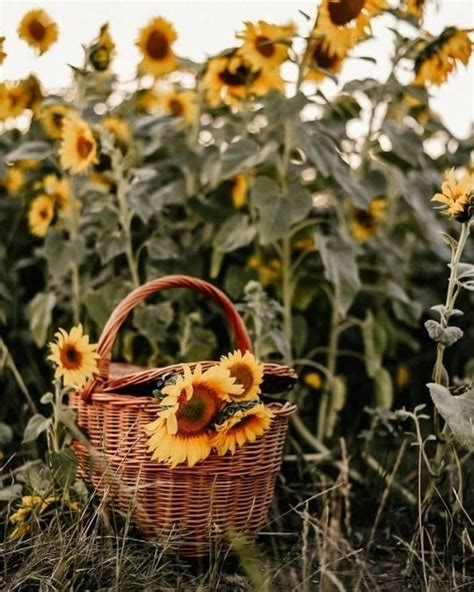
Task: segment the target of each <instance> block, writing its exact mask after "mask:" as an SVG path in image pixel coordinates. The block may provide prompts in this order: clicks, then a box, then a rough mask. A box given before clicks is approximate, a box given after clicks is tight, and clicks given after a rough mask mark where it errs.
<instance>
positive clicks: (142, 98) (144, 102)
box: [135, 88, 160, 113]
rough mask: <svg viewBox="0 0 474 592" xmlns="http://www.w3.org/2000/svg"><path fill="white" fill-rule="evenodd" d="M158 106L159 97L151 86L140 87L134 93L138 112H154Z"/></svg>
mask: <svg viewBox="0 0 474 592" xmlns="http://www.w3.org/2000/svg"><path fill="white" fill-rule="evenodd" d="M159 108H160V98H159V96H158V94H157V93H156V92H155V90H154V89H153V88H146V89H141V90H139V91H138V92H137V93H136V94H135V109H136V111H137V112H138V113H155V112H156V111H158V109H159Z"/></svg>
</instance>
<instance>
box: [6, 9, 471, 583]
mask: <svg viewBox="0 0 474 592" xmlns="http://www.w3.org/2000/svg"><path fill="white" fill-rule="evenodd" d="M425 3H429V0H393V1H392V0H322V1H321V2H319V3H317V4H318V5H317V6H316V4H315V7H314V14H305V13H303V14H302V15H301V14H300V17H301V16H302V17H303V18H302V19H301V18H300V20H301V22H302V23H303V24H302V25H300V26H296V25H295V24H294V22H292V21H291V20H288V21H287V22H283V23H273V22H270V20H271V18H270V17H269V21H268V22H267V21H263V20H260V21H256V22H250V21H248V22H245V23H243V24H241V25H239V24H237V25H236V35H235V44H234V46H233V47H229V48H222V51H221V52H220V53H218V54H217V55H212V56H210V57H209V58H208V59H207V60H206V61H205V62H203V63H198V62H196V61H194V60H191V59H189V58H187V57H185V56H181V55H178V54H177V53H176V50H175V42H176V40H177V39H178V35H179V31H178V30H177V29H176V28H175V26H174V25H173V23H172V22H170V21H169V20H167V19H166V18H163V17H161V16H159V7H158V9H157V16H156V17H154V18H152V19H151V20H149V21H148V22H144V23H143V27H142V28H141V29H140V30H139V31H137V33H136V47H137V48H138V51H139V55H140V59H139V62H138V63H137V65H136V75H135V77H134V79H133V80H132V81H127V82H126V83H123V82H121V81H120V80H119V78H118V76H117V72H116V71H115V70H114V60H115V59H116V57H117V49H116V45H115V41H114V35H113V27H112V25H109V24H108V23H104V24H102V25H101V23H98V26H97V35H96V37H95V38H94V39H92V40H90V39H89V40H87V39H85V40H83V42H84V45H83V61H82V62H81V63H76V64H72V65H71V66H70V68H71V85H70V87H68V88H65V89H63V90H62V91H61V92H57V93H56V92H54V93H53V92H51V91H50V90H48V88H46V87H45V85H44V84H42V81H41V80H40V79H39V78H38V77H37V76H36V75H35V74H31V75H30V76H28V77H27V78H24V79H21V80H3V78H2V79H1V81H0V130H1V135H0V156H1V158H0V328H1V334H0V385H1V402H2V404H1V406H0V459H1V460H0V465H1V466H2V474H1V476H0V512H1V514H0V525H1V530H0V532H1V536H0V588H1V589H2V590H3V589H5V590H24V591H29V590H77V591H82V590H129V591H130V590H150V591H151V590H201V591H203V590H219V591H226V590H229V591H240V590H256V591H260V590H261V591H269V592H270V591H272V590H276V589H281V590H283V591H290V590H295V591H296V590H301V591H305V592H306V591H308V592H309V591H311V590H321V591H329V590H347V591H352V590H403V589H406V588H408V589H412V590H433V591H434V590H457V589H459V590H461V589H463V590H468V589H474V559H473V556H474V498H473V495H472V490H473V486H474V462H473V459H472V453H473V451H474V428H473V422H474V389H473V379H474V353H473V352H474V243H473V241H472V236H471V232H470V231H471V230H472V226H473V223H472V219H473V214H474V184H473V183H474V164H473V163H474V161H473V160H472V150H473V148H474V143H473V140H472V137H471V138H468V139H465V138H464V139H462V138H457V137H455V136H454V135H453V133H452V132H451V131H450V130H449V129H448V128H447V127H446V125H445V123H444V122H443V120H442V118H441V117H440V116H439V115H438V114H437V113H436V112H435V111H434V110H433V109H432V108H431V106H430V102H431V100H432V96H431V95H432V90H433V89H434V88H436V87H439V86H441V85H445V84H449V82H450V77H451V76H452V75H453V73H455V72H456V71H457V70H459V69H464V68H466V67H468V66H469V60H470V57H471V53H472V47H473V35H472V30H470V29H468V28H466V29H460V28H456V27H454V26H451V25H450V24H449V23H446V26H445V28H444V30H443V31H442V32H441V33H440V34H439V35H433V34H431V33H430V32H429V31H428V30H427V29H426V28H425V26H424V19H423V17H424V10H425ZM178 9H180V10H184V8H182V7H181V8H178V5H177V10H178ZM297 12H298V6H297V3H295V14H296V13H297ZM387 13H389V14H390V15H391V17H392V19H393V20H392V21H391V22H393V23H395V24H394V25H393V26H392V27H390V28H387V29H386V31H385V33H384V34H385V35H386V36H387V39H390V50H389V55H388V56H385V58H389V59H390V60H391V66H390V69H389V72H388V75H386V76H385V75H384V76H380V77H378V78H377V79H376V78H371V77H367V78H363V79H354V80H351V81H349V82H346V83H345V84H338V75H339V73H340V71H341V69H342V67H343V66H345V65H347V64H348V63H351V62H355V61H359V62H360V61H361V60H362V61H366V62H368V63H371V64H377V60H378V59H379V57H380V56H377V55H367V50H366V49H365V47H364V42H365V41H367V40H368V39H370V38H371V35H372V27H373V24H374V22H376V21H377V19H379V18H380V17H381V16H382V15H386V14H387ZM90 18H94V17H93V15H91V17H90ZM402 31H403V33H402ZM2 35H4V36H2V37H0V68H1V64H2V63H5V64H6V63H7V61H8V60H9V57H10V56H9V39H10V38H12V37H19V38H20V40H21V41H22V42H23V43H25V44H27V45H28V46H29V49H30V51H31V69H32V70H34V68H35V63H36V62H37V61H38V60H41V59H42V56H43V54H45V53H50V52H51V53H52V52H54V51H55V44H56V42H57V40H58V38H59V36H60V35H61V23H59V22H55V20H54V19H53V18H52V17H51V16H50V14H49V13H48V10H47V9H43V8H40V7H38V8H35V9H33V10H30V11H26V12H25V13H24V16H23V18H22V19H21V21H20V22H18V23H17V24H16V29H15V28H9V29H8V30H6V29H5V28H4V29H2ZM203 49H205V48H203ZM287 73H290V74H289V75H288V74H287ZM328 79H329V80H332V81H333V83H334V86H335V87H337V92H335V93H334V94H333V96H331V97H328V96H326V95H325V94H324V93H323V91H322V90H321V84H322V83H323V82H325V81H327V80H328ZM466 92H467V93H469V89H466ZM471 94H472V89H471ZM453 108H456V106H453ZM470 115H471V116H472V113H471V114H469V113H466V114H465V116H466V118H468V117H469V116H470ZM173 274H184V275H188V276H193V277H195V278H200V279H203V280H206V281H208V282H210V283H212V284H214V285H215V286H217V287H218V288H220V289H221V290H222V291H223V292H225V294H227V295H228V296H229V298H230V299H231V300H232V301H233V302H235V303H237V309H238V311H239V313H240V315H241V316H242V318H243V319H244V321H245V324H246V326H247V328H248V329H249V332H250V336H251V340H252V343H253V351H254V355H252V354H250V353H249V352H247V353H246V354H244V355H242V353H239V352H238V351H235V352H234V353H232V352H233V351H234V349H235V347H234V344H233V342H232V337H231V335H230V333H229V330H228V327H227V324H226V322H225V319H224V317H223V316H222V313H221V312H220V311H219V310H218V309H217V308H216V307H215V306H213V305H212V304H211V305H210V304H209V303H208V301H207V300H206V299H204V298H203V297H202V296H198V295H197V294H196V293H195V292H191V291H187V290H169V291H166V292H163V293H162V294H160V296H159V297H156V298H151V299H149V300H147V301H146V303H142V304H141V305H140V306H137V307H136V308H135V309H134V311H133V314H131V315H130V316H129V318H128V319H127V321H126V322H125V323H124V325H123V327H122V328H121V330H120V332H119V334H118V338H117V342H116V344H115V348H114V352H113V358H114V361H117V362H121V363H123V364H130V365H133V367H137V366H138V367H142V368H162V367H167V366H170V365H172V364H177V363H180V364H181V363H182V364H183V366H182V368H183V370H182V375H180V376H179V377H178V378H177V380H175V381H174V382H170V381H169V380H168V382H166V381H164V382H163V384H161V385H157V388H158V387H159V390H158V391H157V392H158V394H156V393H155V396H156V397H157V398H158V401H159V405H160V406H161V407H160V409H161V411H160V412H159V414H158V418H157V419H156V421H155V422H153V423H150V424H148V425H147V426H146V428H145V430H146V432H147V434H148V435H149V436H150V440H149V446H150V451H151V452H152V453H153V458H154V459H155V460H158V461H160V462H163V463H168V464H169V465H170V466H172V467H175V466H177V465H179V464H180V463H187V465H188V466H189V467H193V466H194V465H196V467H195V468H197V467H199V465H200V463H202V461H204V460H205V459H206V458H207V456H209V455H210V454H211V452H212V451H213V450H214V451H215V452H213V454H216V455H217V454H218V455H219V456H222V457H223V458H232V455H234V454H235V452H236V450H237V449H239V448H240V447H244V446H245V443H246V442H247V441H250V442H254V441H258V440H259V439H260V438H262V437H263V435H264V434H265V433H266V432H267V431H268V430H269V429H270V425H271V422H272V421H273V419H272V414H271V412H270V411H268V407H267V406H265V405H264V404H263V402H262V401H260V398H259V396H260V395H262V397H263V395H264V394H265V396H267V397H269V398H271V400H272V401H275V402H278V401H279V400H280V399H281V398H284V399H285V400H287V401H290V402H291V403H294V404H295V405H296V406H297V412H296V413H295V414H294V415H292V416H291V418H290V425H289V430H288V435H287V440H286V446H285V450H284V455H283V463H282V467H281V472H280V474H279V476H278V478H277V481H276V490H275V495H274V498H273V501H272V504H271V507H270V512H269V516H268V520H267V523H266V526H265V528H264V529H263V532H262V533H261V535H260V536H259V538H258V539H257V540H256V542H255V541H250V540H246V538H245V533H243V534H242V533H235V534H234V535H233V536H232V553H228V552H226V551H225V550H223V549H220V548H219V547H218V546H216V548H215V549H213V550H212V552H210V553H209V556H208V557H205V558H203V559H201V560H199V561H197V560H186V559H183V558H182V557H180V556H179V553H178V554H176V553H174V551H173V549H172V548H171V549H170V548H168V543H167V541H164V540H161V539H159V538H158V539H156V538H152V539H150V538H147V537H144V536H142V533H141V532H140V531H139V529H137V528H136V525H135V524H134V523H133V520H131V519H130V516H128V515H126V514H124V513H123V512H121V513H120V512H114V508H113V507H109V506H108V505H107V504H106V503H105V502H104V500H103V499H102V498H101V497H100V496H98V495H97V492H94V491H93V490H91V488H90V486H89V485H88V484H87V483H86V482H85V481H84V480H83V478H82V477H83V476H81V474H80V473H78V472H77V468H78V467H77V458H76V455H75V452H74V449H73V448H71V443H72V442H73V440H76V439H77V438H78V437H79V436H78V434H80V429H79V428H78V424H77V417H76V415H77V414H76V412H75V410H74V408H72V407H69V406H68V403H67V400H68V395H69V394H70V391H71V389H78V388H82V387H83V386H84V385H85V384H87V381H88V380H89V379H90V377H91V376H93V375H95V374H97V372H98V371H99V367H100V363H99V362H100V361H99V353H97V348H96V342H97V341H98V339H99V336H100V334H101V331H102V329H103V327H104V325H105V324H106V322H107V320H108V318H109V316H110V315H111V313H112V311H113V310H114V308H115V307H116V306H117V305H118V304H119V303H120V302H121V301H122V300H123V299H124V298H125V297H126V296H127V294H129V293H130V292H131V291H132V290H134V289H137V288H139V287H140V286H142V285H143V284H145V283H146V282H149V281H151V280H155V279H157V278H163V277H165V276H168V275H173ZM223 353H225V354H227V353H229V355H228V356H226V357H222V358H221V357H220V356H221V355H222V354H223ZM219 359H220V360H221V361H220V362H219V363H218V364H217V365H216V366H214V367H212V368H210V369H207V367H205V366H204V367H203V368H201V366H200V365H199V364H198V365H197V366H192V365H193V364H194V363H197V362H202V361H204V360H219ZM264 363H266V364H269V365H272V364H281V365H284V366H285V367H290V368H294V369H295V371H296V373H297V375H298V381H297V382H296V384H295V385H294V386H293V388H292V389H291V390H290V391H289V392H287V393H283V394H281V395H278V394H271V393H270V394H269V393H267V392H265V379H264ZM193 368H194V370H193ZM262 381H263V382H262ZM162 387H163V388H162ZM204 391H205V396H204V395H203V394H202V393H203V392H204ZM262 391H263V393H262ZM193 393H194V394H193ZM206 393H207V394H206ZM209 393H214V394H215V393H217V394H218V395H219V396H217V395H216V396H215V397H214V399H212V397H211V398H209V396H208V395H209ZM193 396H194V401H195V405H194V407H192V406H189V401H190V400H191V398H192V397H193ZM160 397H161V398H160ZM183 397H184V399H186V401H188V403H183ZM199 397H201V398H199ZM206 397H207V398H206ZM201 399H202V400H201ZM211 399H212V405H214V406H212V405H211V404H209V405H208V403H207V402H206V401H210V400H211ZM223 401H224V402H225V404H224V403H223ZM186 404H188V407H185V405H186ZM200 405H202V406H203V407H202V408H203V409H204V411H202V413H203V414H204V416H206V417H207V415H206V414H208V415H209V417H207V419H206V421H207V422H208V423H209V421H210V419H209V418H210V417H211V416H212V418H213V421H214V424H213V425H214V426H215V428H214V431H213V432H212V434H213V435H212V437H211V436H209V433H210V432H209V431H208V430H207V431H205V435H202V436H201V435H200V436H199V438H198V437H197V436H196V437H195V439H194V440H192V443H190V437H189V433H194V432H193V430H194V429H195V424H193V421H195V414H196V413H197V410H200V411H199V413H201V407H200ZM206 405H207V406H206ZM183 406H184V407H183ZM200 417H201V416H200ZM180 422H181V423H180ZM206 425H208V424H206ZM244 426H245V429H243V427H244ZM238 428H242V429H240V430H239V429H238ZM104 429H105V427H104ZM206 429H207V428H206ZM199 433H200V434H201V432H199ZM202 433H203V434H204V432H202ZM180 434H181V435H182V434H184V436H183V435H182V437H181V439H180V438H179V436H180ZM225 455H227V456H225ZM178 494H179V493H178ZM196 501H197V500H196ZM221 501H222V500H221ZM192 503H193V502H192V501H191V502H190V504H192ZM242 503H244V502H242ZM471 587H472V588H471Z"/></svg>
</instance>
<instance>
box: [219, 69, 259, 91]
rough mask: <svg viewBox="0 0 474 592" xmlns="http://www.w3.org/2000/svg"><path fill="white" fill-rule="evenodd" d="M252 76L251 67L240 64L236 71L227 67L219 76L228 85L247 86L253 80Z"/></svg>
mask: <svg viewBox="0 0 474 592" xmlns="http://www.w3.org/2000/svg"><path fill="white" fill-rule="evenodd" d="M251 76H252V72H251V71H250V69H249V68H247V66H243V65H241V66H239V67H238V68H237V69H236V70H235V71H234V72H231V71H230V70H227V68H226V69H225V70H223V71H222V72H219V78H220V79H221V81H222V82H223V83H224V84H226V85H227V86H245V85H246V84H248V83H249V82H251V80H250V78H251Z"/></svg>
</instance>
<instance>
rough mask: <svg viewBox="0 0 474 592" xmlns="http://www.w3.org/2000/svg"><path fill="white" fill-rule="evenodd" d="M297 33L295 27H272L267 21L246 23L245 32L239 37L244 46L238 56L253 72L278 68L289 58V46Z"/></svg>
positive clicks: (290, 25) (239, 50)
mask: <svg viewBox="0 0 474 592" xmlns="http://www.w3.org/2000/svg"><path fill="white" fill-rule="evenodd" d="M295 33H296V28H295V26H294V25H292V24H289V25H284V26H278V25H271V24H269V23H267V22H265V21H258V23H249V22H247V23H245V31H244V32H243V33H241V34H240V35H238V37H240V38H241V39H242V40H243V42H244V43H243V45H242V47H240V48H239V49H238V54H239V55H241V56H242V57H243V58H244V60H245V61H246V62H247V63H248V64H249V65H250V67H251V68H252V70H262V69H265V68H270V69H274V68H278V67H279V66H280V64H282V63H283V62H284V61H285V60H286V59H287V58H288V46H289V45H291V38H292V36H293V35H294V34H295Z"/></svg>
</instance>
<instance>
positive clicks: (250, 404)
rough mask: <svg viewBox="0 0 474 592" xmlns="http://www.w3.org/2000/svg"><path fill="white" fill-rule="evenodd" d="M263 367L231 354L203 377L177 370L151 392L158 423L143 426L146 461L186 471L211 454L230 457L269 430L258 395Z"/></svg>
mask: <svg viewBox="0 0 474 592" xmlns="http://www.w3.org/2000/svg"><path fill="white" fill-rule="evenodd" d="M262 380H263V364H261V363H259V362H258V361H257V360H256V359H255V357H254V356H253V354H251V353H250V352H246V353H244V354H242V352H240V351H235V352H234V353H233V354H229V355H228V356H223V357H222V358H221V360H220V362H219V363H218V364H216V365H215V366H212V367H211V368H209V369H207V370H205V371H203V369H202V366H201V365H200V364H197V365H196V366H195V368H194V369H192V368H191V367H190V366H189V365H187V364H183V371H182V373H181V374H179V375H178V376H177V378H176V381H175V382H174V383H173V384H167V385H166V386H165V387H163V388H162V389H161V390H157V391H155V392H154V394H155V396H156V397H157V398H158V399H159V401H160V410H159V411H158V417H157V419H156V420H155V421H153V422H152V423H149V424H148V425H146V426H145V432H146V434H147V435H148V436H149V439H148V450H149V452H151V453H152V459H153V460H157V461H160V462H164V463H167V464H169V465H170V466H171V467H176V466H177V465H179V464H181V463H185V462H187V464H188V466H190V467H192V466H194V465H195V464H196V463H197V462H200V461H202V460H204V459H206V458H207V457H208V456H209V455H210V454H211V452H212V451H215V452H217V454H219V455H221V456H222V455H224V454H226V453H227V452H230V453H231V454H234V453H235V451H236V449H237V448H238V447H240V446H243V445H244V444H245V443H247V442H253V441H254V440H256V439H257V438H259V437H260V436H262V435H263V434H264V433H265V432H266V431H267V430H268V429H269V427H270V423H271V420H272V412H271V410H270V409H268V407H265V405H264V404H263V403H262V402H261V400H260V398H259V395H260V392H261V388H260V385H261V383H262Z"/></svg>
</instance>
